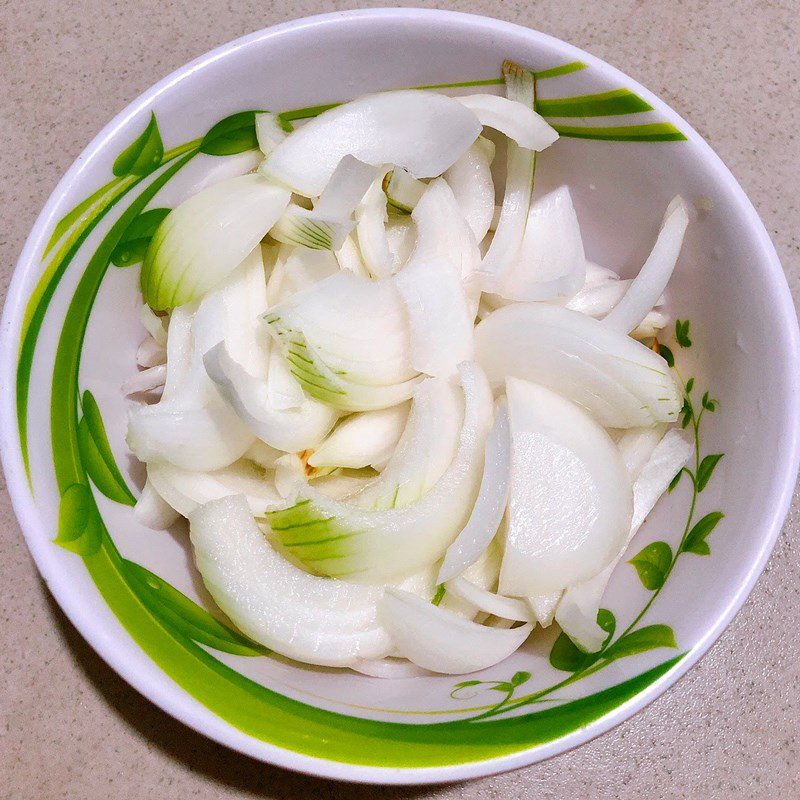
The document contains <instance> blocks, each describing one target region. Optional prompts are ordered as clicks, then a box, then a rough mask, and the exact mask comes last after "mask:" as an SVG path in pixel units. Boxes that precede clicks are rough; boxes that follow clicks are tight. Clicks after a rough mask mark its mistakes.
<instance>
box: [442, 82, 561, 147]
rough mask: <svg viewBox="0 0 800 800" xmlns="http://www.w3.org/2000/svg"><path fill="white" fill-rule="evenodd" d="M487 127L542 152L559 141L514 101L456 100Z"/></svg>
mask: <svg viewBox="0 0 800 800" xmlns="http://www.w3.org/2000/svg"><path fill="white" fill-rule="evenodd" d="M458 102H459V103H462V104H463V105H465V106H466V107H467V108H468V109H469V110H470V111H472V112H474V114H475V116H476V117H477V118H478V120H479V121H480V123H481V125H485V126H486V127H487V128H494V130H496V131H500V133H503V134H505V135H506V136H508V138H509V139H512V140H513V141H515V142H516V143H517V144H518V145H519V146H520V147H524V148H525V149H527V150H536V151H542V150H544V149H545V148H547V147H550V145H551V144H553V142H555V141H556V139H558V133H557V132H556V130H555V129H554V128H552V127H551V126H550V125H549V124H548V123H547V120H545V118H544V117H542V116H540V115H539V114H537V113H536V112H535V111H534V110H533V106H532V105H529V104H527V103H526V102H521V101H520V100H517V99H516V98H514V99H511V98H510V97H500V96H499V95H496V94H470V95H466V96H462V97H459V98H458Z"/></svg>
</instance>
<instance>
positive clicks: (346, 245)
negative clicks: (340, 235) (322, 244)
mask: <svg viewBox="0 0 800 800" xmlns="http://www.w3.org/2000/svg"><path fill="white" fill-rule="evenodd" d="M334 255H335V256H336V260H337V262H338V263H339V268H340V269H345V270H348V271H349V272H352V273H353V274H355V275H358V276H360V277H362V278H369V277H370V274H369V270H368V269H367V268H366V266H365V264H364V262H363V261H362V260H361V253H360V252H359V249H358V245H357V244H356V243H355V239H354V238H353V236H352V234H351V235H350V236H347V237H346V238H345V240H344V242H342V246H341V247H340V248H339V249H338V250H337V251H336V252H335V254H334Z"/></svg>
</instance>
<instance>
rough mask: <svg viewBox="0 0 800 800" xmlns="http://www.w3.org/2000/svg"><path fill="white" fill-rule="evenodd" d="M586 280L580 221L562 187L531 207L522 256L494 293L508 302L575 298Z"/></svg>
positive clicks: (511, 267) (570, 199)
mask: <svg viewBox="0 0 800 800" xmlns="http://www.w3.org/2000/svg"><path fill="white" fill-rule="evenodd" d="M585 278H586V256H585V254H584V252H583V240H582V239H581V229H580V226H579V225H578V217H577V215H576V214H575V208H574V206H573V205H572V196H571V195H570V192H569V189H568V188H567V187H566V186H561V187H560V188H558V189H554V190H553V191H552V192H550V193H549V194H546V195H545V196H544V197H542V198H540V199H539V200H537V201H536V202H535V203H533V204H532V205H531V207H530V211H529V212H528V221H527V223H526V225H525V235H524V237H523V239H522V246H521V248H520V251H519V254H518V255H517V257H516V259H515V260H514V261H513V262H512V264H511V266H510V267H509V269H508V270H507V271H506V272H505V273H504V275H503V277H502V278H501V279H500V281H499V284H498V286H497V288H496V289H495V290H496V291H497V292H498V293H499V294H500V295H501V296H502V297H505V298H507V299H509V300H548V299H550V298H553V297H572V296H573V295H574V294H575V293H576V292H577V291H578V290H579V289H580V288H581V287H582V286H583V284H584V281H585Z"/></svg>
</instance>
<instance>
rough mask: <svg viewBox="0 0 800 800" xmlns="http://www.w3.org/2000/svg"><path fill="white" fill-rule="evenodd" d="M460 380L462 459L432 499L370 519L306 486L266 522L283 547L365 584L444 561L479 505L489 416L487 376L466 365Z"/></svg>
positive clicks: (425, 497) (364, 512)
mask: <svg viewBox="0 0 800 800" xmlns="http://www.w3.org/2000/svg"><path fill="white" fill-rule="evenodd" d="M461 380H462V386H463V389H464V396H465V401H466V402H465V409H466V410H465V415H464V425H463V427H462V429H461V435H460V442H459V447H458V451H457V453H456V456H455V458H454V459H453V461H452V463H451V464H450V466H449V467H448V468H447V470H446V471H445V473H444V474H443V475H442V477H441V478H440V479H439V480H438V481H437V482H436V484H435V485H434V486H433V487H432V488H431V489H430V491H428V492H427V493H426V494H425V495H423V496H422V498H421V499H420V500H419V501H418V502H416V503H414V504H412V505H409V506H406V507H404V508H394V509H388V510H378V511H372V510H369V509H366V508H360V507H358V506H356V505H352V504H347V503H337V502H334V501H331V500H329V499H328V498H326V497H323V496H322V495H321V494H320V493H319V492H317V491H315V490H314V488H313V487H311V486H308V487H306V486H304V487H302V489H301V490H300V492H299V500H298V502H297V503H296V504H295V505H293V506H290V507H288V508H286V509H285V510H283V511H277V512H273V513H271V514H270V515H269V524H270V527H271V528H272V532H273V534H274V535H275V536H276V537H277V538H278V540H279V541H280V542H281V543H282V545H283V546H284V547H286V548H287V549H288V550H290V551H291V553H292V555H293V556H294V557H295V558H297V559H299V560H300V561H301V562H302V563H304V564H305V565H306V566H307V567H309V568H310V569H313V570H315V571H317V572H320V573H322V574H326V575H331V576H340V577H347V578H348V579H351V580H357V581H368V582H376V581H384V580H386V579H392V578H395V577H397V576H401V575H407V574H409V573H410V572H413V571H415V570H418V569H422V568H424V567H428V566H430V565H432V564H433V562H434V561H436V560H437V559H439V558H441V557H442V555H444V552H445V550H446V549H447V546H448V544H449V543H450V542H451V541H452V539H453V537H454V536H455V534H456V533H457V532H458V530H460V529H461V528H462V527H463V524H464V522H465V519H466V516H467V515H468V513H469V509H470V508H471V506H472V504H473V503H474V501H475V497H476V495H477V491H478V486H479V483H480V471H481V466H482V464H481V456H482V454H483V447H484V443H485V438H486V434H487V433H488V429H489V424H490V416H491V393H490V392H489V387H488V385H487V383H486V379H485V378H484V376H483V374H482V372H481V371H480V370H479V369H477V368H476V367H475V366H474V365H470V364H465V365H463V366H462V368H461ZM387 553H391V554H392V557H391V558H389V559H387V558H386V554H387Z"/></svg>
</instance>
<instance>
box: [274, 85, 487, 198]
mask: <svg viewBox="0 0 800 800" xmlns="http://www.w3.org/2000/svg"><path fill="white" fill-rule="evenodd" d="M480 132H481V125H480V123H479V122H478V119H477V117H476V116H475V114H473V113H472V112H471V111H469V110H468V109H467V108H466V107H465V106H464V105H462V104H461V103H459V102H458V101H457V100H455V99H453V98H451V97H446V96H445V95H441V94H436V93H434V92H428V91H415V90H400V91H391V92H381V93H380V94H374V95H367V96H365V97H361V98H359V99H357V100H353V101H352V102H350V103H345V104H343V105H341V106H337V107H336V108H333V109H331V110H329V111H325V112H324V113H322V114H320V115H319V116H318V117H315V118H314V119H312V120H311V121H310V122H308V123H307V124H305V125H303V127H302V128H299V129H298V130H296V131H295V132H294V133H293V134H292V135H291V136H288V137H287V138H286V139H285V141H284V142H282V143H281V144H280V145H279V146H278V147H277V148H275V150H274V151H273V152H272V154H271V155H270V156H269V157H268V158H267V160H266V162H265V164H264V165H263V166H262V170H263V171H264V172H265V173H267V174H269V175H271V176H273V177H274V178H276V179H277V180H279V181H280V182H281V183H283V184H285V185H287V186H290V187H291V188H292V190H293V191H295V192H297V193H298V194H302V195H305V196H306V197H317V196H318V195H320V194H321V193H322V191H323V189H324V188H325V186H326V185H327V183H328V181H329V180H330V178H331V175H333V172H334V170H335V169H336V166H337V165H338V164H339V162H340V161H341V160H342V159H343V158H344V157H345V156H346V155H348V154H350V155H353V156H355V157H356V158H357V159H359V160H360V161H363V162H365V163H367V164H374V165H376V166H377V165H379V164H396V165H398V166H401V167H405V168H406V169H408V170H409V171H410V172H411V173H412V175H414V177H416V178H431V177H433V176H435V175H441V174H442V173H443V172H444V171H445V170H446V169H447V168H448V167H449V166H450V165H451V164H453V162H454V161H455V160H456V159H457V158H458V157H459V156H460V155H461V154H462V153H463V152H464V151H465V150H466V149H467V148H468V147H469V146H470V145H471V144H472V143H473V142H474V141H475V139H476V138H477V137H478V135H479V134H480Z"/></svg>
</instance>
